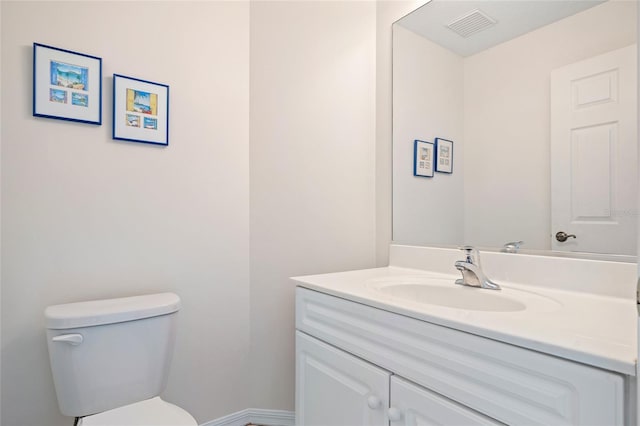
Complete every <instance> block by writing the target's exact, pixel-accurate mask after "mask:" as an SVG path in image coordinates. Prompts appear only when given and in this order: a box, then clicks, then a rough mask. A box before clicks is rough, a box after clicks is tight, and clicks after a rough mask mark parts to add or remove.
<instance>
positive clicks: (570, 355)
mask: <svg viewBox="0 0 640 426" xmlns="http://www.w3.org/2000/svg"><path fill="white" fill-rule="evenodd" d="M482 256H483V263H484V268H485V270H486V272H487V274H488V275H489V276H491V277H492V278H493V279H494V280H495V281H496V282H498V283H499V284H500V285H502V288H503V290H502V291H495V290H485V289H476V288H468V287H464V286H457V285H455V284H454V281H455V279H456V278H458V276H459V274H456V271H455V269H454V268H453V263H454V262H455V260H457V258H459V257H460V254H459V252H458V251H457V250H450V249H434V248H426V247H409V246H392V249H391V262H390V264H391V266H389V267H386V268H377V269H368V270H360V271H350V272H341V273H334V274H323V275H314V276H306V277H296V278H294V280H295V281H296V283H297V285H298V288H297V290H296V424H297V425H300V426H303V425H324V426H327V425H383V424H384V425H387V424H391V425H417V424H446V425H462V424H464V425H476V424H477V425H487V424H489V425H495V424H510V425H522V424H539V425H589V424H591V425H622V424H635V423H636V415H635V398H636V389H635V386H636V378H635V375H636V353H637V343H636V341H637V338H636V303H635V297H634V292H635V289H634V287H635V264H626V263H618V262H602V261H586V260H580V259H562V258H553V257H543V256H530V255H509V254H503V253H482Z"/></svg>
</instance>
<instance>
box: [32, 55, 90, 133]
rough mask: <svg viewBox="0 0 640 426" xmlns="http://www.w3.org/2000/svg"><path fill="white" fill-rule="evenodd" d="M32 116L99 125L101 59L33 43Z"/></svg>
mask: <svg viewBox="0 0 640 426" xmlns="http://www.w3.org/2000/svg"><path fill="white" fill-rule="evenodd" d="M33 115H34V116H35V117H47V118H56V119H59V120H68V121H79V122H81V123H89V124H98V125H100V124H102V59H101V58H98V57H96V56H91V55H86V54H84V53H78V52H72V51H71V50H65V49H59V48H57V47H51V46H46V45H44V44H40V43H33Z"/></svg>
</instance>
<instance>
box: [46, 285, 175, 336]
mask: <svg viewBox="0 0 640 426" xmlns="http://www.w3.org/2000/svg"><path fill="white" fill-rule="evenodd" d="M179 309H180V297H178V295H177V294H174V293H157V294H147V295H144V296H133V297H121V298H117V299H103V300H91V301H87V302H77V303H66V304H64V305H54V306H49V307H48V308H47V309H45V311H44V315H45V318H46V320H47V328H48V329H56V330H59V329H67V328H79V327H91V326H94V325H103V324H113V323H118V322H125V321H133V320H137V319H143V318H150V317H156V316H160V315H166V314H170V313H172V312H176V311H177V310H179Z"/></svg>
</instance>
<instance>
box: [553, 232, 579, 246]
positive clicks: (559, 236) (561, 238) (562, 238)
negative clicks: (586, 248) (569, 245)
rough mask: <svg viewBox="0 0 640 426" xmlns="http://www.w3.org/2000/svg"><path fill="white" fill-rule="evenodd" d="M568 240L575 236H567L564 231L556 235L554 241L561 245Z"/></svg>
mask: <svg viewBox="0 0 640 426" xmlns="http://www.w3.org/2000/svg"><path fill="white" fill-rule="evenodd" d="M569 238H576V236H575V235H573V234H567V233H566V232H564V231H560V232H558V233H557V234H556V240H558V241H560V242H561V243H564V242H565V241H567V239H569Z"/></svg>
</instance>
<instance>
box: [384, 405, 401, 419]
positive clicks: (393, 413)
mask: <svg viewBox="0 0 640 426" xmlns="http://www.w3.org/2000/svg"><path fill="white" fill-rule="evenodd" d="M387 416H388V417H389V420H390V421H392V422H397V421H399V420H401V419H402V411H400V410H398V409H397V408H396V407H391V408H389V411H388V412H387Z"/></svg>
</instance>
